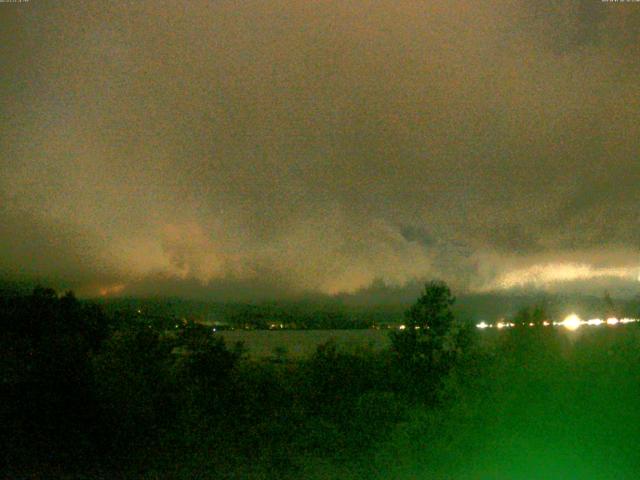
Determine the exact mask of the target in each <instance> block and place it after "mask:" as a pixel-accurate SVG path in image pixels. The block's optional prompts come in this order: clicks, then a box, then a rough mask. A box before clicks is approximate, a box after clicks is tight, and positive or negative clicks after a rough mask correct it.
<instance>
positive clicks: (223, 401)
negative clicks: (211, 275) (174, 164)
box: [0, 282, 640, 479]
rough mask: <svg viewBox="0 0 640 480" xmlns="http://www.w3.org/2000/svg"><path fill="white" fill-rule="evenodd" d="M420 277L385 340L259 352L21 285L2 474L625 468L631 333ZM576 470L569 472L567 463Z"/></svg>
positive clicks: (6, 384)
mask: <svg viewBox="0 0 640 480" xmlns="http://www.w3.org/2000/svg"><path fill="white" fill-rule="evenodd" d="M452 304H453V298H452V297H451V293H450V292H449V289H448V288H447V287H446V285H444V284H442V283H437V282H436V283H430V284H428V285H427V286H426V288H425V291H424V293H423V294H422V296H421V297H420V298H419V299H418V301H417V302H416V303H415V305H414V306H413V307H412V308H411V309H410V310H409V311H408V312H407V316H406V325H407V328H406V330H404V331H402V332H398V333H396V334H394V337H393V338H392V348H391V349H389V350H388V351H383V352H379V351H370V350H367V349H362V350H361V351H358V352H345V351H341V350H340V349H338V348H337V347H336V346H335V345H334V344H332V343H327V344H323V345H320V346H319V347H318V349H317V351H316V352H315V354H314V355H313V356H311V357H310V358H307V359H304V360H295V361H294V360H290V359H288V358H286V356H284V355H281V356H274V358H272V359H270V360H264V359H263V360H256V359H252V358H250V357H249V356H248V355H246V354H245V352H244V350H243V347H242V345H233V346H229V345H225V344H224V342H223V340H222V339H221V338H219V337H216V336H213V335H211V333H210V330H209V329H207V328H204V327H201V326H200V325H197V324H193V323H188V324H185V325H181V326H180V328H178V329H176V330H175V331H172V332H171V333H169V332H167V331H165V330H161V329H158V328H155V327H154V326H153V325H149V324H142V323H137V322H135V321H131V320H125V319H122V318H117V317H115V318H114V317H107V316H105V314H104V313H103V311H102V310H101V309H99V308H98V307H96V306H95V305H92V304H90V303H85V302H80V301H78V300H77V299H76V298H74V296H73V295H72V294H66V295H63V296H58V295H57V294H56V293H55V292H54V291H53V290H49V289H42V288H39V289H36V290H35V291H34V292H33V293H32V294H30V295H26V296H24V295H23V296H4V297H3V298H2V300H1V304H0V319H1V324H0V327H1V328H2V336H1V338H2V340H1V344H0V349H1V351H2V356H1V361H2V363H1V365H0V375H1V376H0V381H1V384H0V385H1V388H2V391H1V392H0V395H1V398H2V399H3V401H2V406H1V407H0V415H1V417H0V424H1V425H3V428H2V429H0V442H1V444H0V449H1V451H2V456H3V459H2V460H3V464H2V465H3V468H4V470H3V472H5V476H6V477H7V478H148V479H153V478H176V479H182V478H216V479H217V478H229V479H231V478H248V479H287V478H292V479H293V478H296V479H298V478H302V479H332V478H334V479H352V478H362V479H369V478H385V479H386V478H399V479H404V478H407V479H409V478H425V479H427V478H429V479H430V478H456V479H458V478H636V477H634V476H633V475H634V473H637V472H638V471H640V470H638V469H639V468H640V461H638V460H636V456H635V454H634V452H635V448H636V447H635V445H636V444H637V442H638V440H640V414H638V413H637V409H636V408H634V402H635V405H637V404H638V402H639V401H640V361H639V360H640V353H639V350H638V345H640V344H639V343H638V333H637V329H636V328H634V327H628V328H627V330H626V331H623V330H622V329H618V330H615V331H614V330H603V331H598V332H596V331H591V332H583V333H580V332H575V333H571V334H569V333H567V332H558V331H554V330H551V329H543V328H535V329H525V330H522V331H515V330H514V331H510V332H500V333H499V334H498V333H497V332H494V333H492V335H495V337H494V338H492V339H489V341H487V338H486V337H485V338H484V339H483V341H482V342H478V341H477V339H476V338H474V334H475V332H473V331H471V330H470V329H468V328H467V327H465V326H464V325H462V324H460V323H458V322H456V320H455V318H454V317H453V314H452V313H451V306H452ZM574 473H575V475H573V474H574Z"/></svg>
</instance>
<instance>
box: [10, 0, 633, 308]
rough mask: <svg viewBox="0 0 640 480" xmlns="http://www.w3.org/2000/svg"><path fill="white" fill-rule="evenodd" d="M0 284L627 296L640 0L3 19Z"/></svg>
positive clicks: (139, 5) (243, 5)
mask: <svg viewBox="0 0 640 480" xmlns="http://www.w3.org/2000/svg"><path fill="white" fill-rule="evenodd" d="M0 26H1V28H0V35H1V41H0V52H1V53H0V61H1V63H0V71H1V72H2V75H1V76H0V88H1V89H2V95H0V112H1V113H2V123H1V124H0V145H1V147H2V148H1V149H0V168H1V170H0V172H1V175H0V275H2V276H3V277H5V278H9V279H20V280H32V279H37V280H39V281H44V282H47V283H49V284H52V285H54V286H62V287H65V288H74V289H75V290H77V291H78V292H79V293H80V294H84V295H96V294H103V295H118V294H120V295H125V294H130V295H143V294H161V295H164V294H166V295H186V294H189V293H193V292H196V293H197V294H198V295H200V296H202V297H205V298H206V297H208V296H216V297H221V298H238V297H251V296H254V295H255V296H260V295H262V296H271V297H274V298H284V297H287V296H291V295H298V294H301V293H304V292H311V293H318V294H338V293H353V292H357V291H358V290H361V289H366V288H367V287H368V286H370V285H371V284H372V283H373V282H376V281H377V283H378V284H380V282H383V284H386V285H388V286H389V287H393V288H397V287H402V286H404V285H407V284H410V283H411V282H419V281H422V280H424V279H429V278H441V279H444V280H446V281H447V282H449V283H450V284H451V285H452V286H453V287H454V288H455V289H456V290H457V291H462V292H487V291H502V290H505V289H511V288H524V289H539V288H542V289H547V290H549V291H563V290H564V289H573V290H577V291H585V292H586V291H590V290H594V289H595V290H597V291H601V289H603V288H607V289H610V290H611V291H612V293H614V294H627V293H633V292H636V291H637V290H638V281H639V280H640V252H639V247H640V221H639V213H640V208H639V207H640V4H638V3H604V2H601V1H600V0H589V1H580V2H571V1H566V0H564V1H563V0H561V1H554V2H550V1H548V2H547V1H544V2H542V1H533V0H528V1H521V0H515V1H509V2H506V1H505V2H495V1H487V2H484V1H469V0H467V1H464V2H458V1H446V2H421V1H414V0H412V1H405V0H393V1H375V2H374V1H372V2H359V1H336V2H334V1H323V2H306V1H291V0H290V1H284V0H283V1H265V0H259V1H249V0H246V1H237V0H234V1H223V0H216V1H209V2H204V1H189V2H175V1H171V2H169V1H161V0H154V1H148V2H147V1H140V0H136V1H133V2H128V1H118V2H82V3H80V2H63V1H54V2H45V1H43V0H31V1H30V2H28V3H19V4H7V3H5V4H0Z"/></svg>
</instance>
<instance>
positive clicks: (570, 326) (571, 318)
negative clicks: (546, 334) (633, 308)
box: [476, 313, 640, 331]
mask: <svg viewBox="0 0 640 480" xmlns="http://www.w3.org/2000/svg"><path fill="white" fill-rule="evenodd" d="M638 322H640V319H637V318H616V317H609V318H607V319H606V320H602V319H600V318H592V319H590V320H582V319H581V318H580V317H579V316H578V315H576V314H575V313H572V314H571V315H568V316H567V317H566V318H565V319H564V320H562V321H561V322H549V321H548V320H545V321H543V322H542V324H537V325H541V326H543V327H549V326H555V327H564V328H565V329H567V330H569V331H575V330H577V329H578V328H580V327H581V326H583V325H587V326H590V327H599V326H600V325H608V326H610V327H613V326H616V325H618V324H622V325H627V324H629V323H638ZM521 326H522V327H525V326H527V327H535V326H536V324H535V323H533V322H529V323H527V324H523V325H521ZM494 327H495V328H497V329H498V330H502V329H504V328H513V327H516V324H515V323H511V322H505V321H503V320H500V321H499V322H496V323H495V324H493V323H487V322H484V321H482V322H480V323H478V324H476V328H478V329H480V330H484V329H486V328H494Z"/></svg>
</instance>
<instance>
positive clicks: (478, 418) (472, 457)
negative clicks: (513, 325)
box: [376, 327, 640, 479]
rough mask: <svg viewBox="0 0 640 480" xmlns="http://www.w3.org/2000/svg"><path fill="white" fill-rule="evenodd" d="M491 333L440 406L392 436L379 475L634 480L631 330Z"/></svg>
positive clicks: (638, 461)
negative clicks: (486, 348)
mask: <svg viewBox="0 0 640 480" xmlns="http://www.w3.org/2000/svg"><path fill="white" fill-rule="evenodd" d="M500 336H501V338H496V337H494V338H493V339H492V341H495V347H493V348H492V350H493V353H492V354H491V355H490V358H491V360H489V362H490V365H486V368H483V367H480V371H483V374H482V375H480V376H474V378H470V377H471V376H469V377H468V378H465V379H464V380H465V381H464V382H463V384H464V386H463V387H462V388H461V389H458V387H457V386H455V387H452V388H453V391H452V392H451V403H450V404H449V405H448V407H444V408H443V409H441V410H437V411H432V412H430V413H429V412H417V413H416V415H415V417H414V418H412V419H410V420H409V421H407V422H405V423H404V424H403V425H401V426H399V427H398V428H397V429H396V431H395V432H394V436H393V438H390V439H389V441H388V442H386V443H385V445H384V446H382V447H381V448H380V449H379V452H380V453H379V455H378V458H377V459H376V460H377V465H378V468H377V475H378V476H379V478H388V479H392V478H393V479H423V478H424V479H627V478H628V479H633V478H638V475H639V474H640V455H639V454H638V453H639V450H640V361H639V360H640V329H638V328H636V327H627V328H615V329H610V328H609V329H607V328H602V329H588V328H583V329H580V330H579V331H577V332H564V331H556V332H554V333H551V332H540V331H536V332H526V333H523V332H522V331H521V332H517V331H513V332H510V333H509V335H502V334H501V335H500ZM477 367H478V366H475V368H477ZM474 371H477V370H474ZM462 374H464V373H462Z"/></svg>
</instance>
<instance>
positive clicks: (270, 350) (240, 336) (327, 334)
mask: <svg viewBox="0 0 640 480" xmlns="http://www.w3.org/2000/svg"><path fill="white" fill-rule="evenodd" d="M391 331H392V330H374V329H366V330H224V331H220V332H217V333H216V334H215V335H220V336H222V337H223V338H224V339H225V341H226V342H227V345H233V344H234V343H235V342H244V345H245V347H246V348H247V350H248V353H249V355H250V356H252V357H256V358H261V357H270V356H273V355H274V351H275V350H276V349H280V348H282V349H284V350H285V351H286V352H287V356H289V357H291V358H300V357H305V356H308V355H311V354H313V352H315V350H316V348H317V347H318V345H320V344H322V343H325V342H328V341H329V340H334V341H335V342H336V344H337V345H338V346H339V347H340V348H341V349H344V350H348V351H349V350H351V351H352V350H355V349H358V348H363V347H364V348H371V349H373V350H381V349H384V348H387V347H388V346H389V345H390V343H391V342H390V340H389V334H390V333H391Z"/></svg>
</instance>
